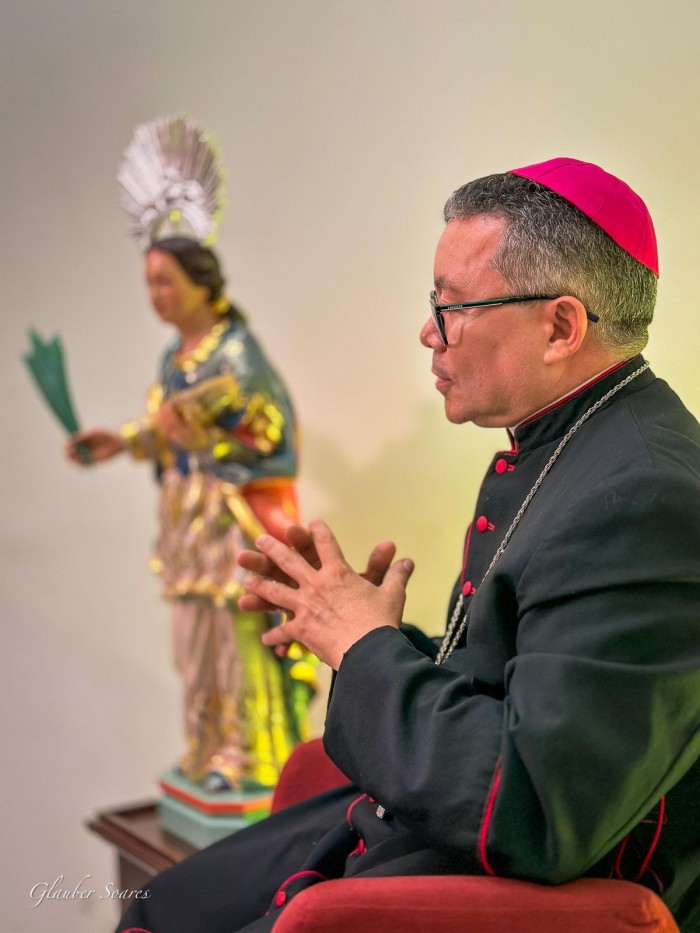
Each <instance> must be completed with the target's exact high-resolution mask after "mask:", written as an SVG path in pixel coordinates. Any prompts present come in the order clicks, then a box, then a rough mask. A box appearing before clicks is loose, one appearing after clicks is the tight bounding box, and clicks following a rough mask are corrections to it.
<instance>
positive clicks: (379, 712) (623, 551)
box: [120, 357, 700, 933]
mask: <svg viewBox="0 0 700 933" xmlns="http://www.w3.org/2000/svg"><path fill="white" fill-rule="evenodd" d="M642 364H643V360H642V358H641V357H635V358H634V359H632V360H630V361H628V362H626V363H624V364H622V365H619V366H617V367H614V368H613V369H612V370H609V371H607V372H606V373H604V374H603V375H602V376H599V377H597V378H596V379H594V380H592V381H591V382H589V383H587V384H586V385H585V386H583V387H581V388H580V389H578V390H576V391H575V392H573V393H572V394H571V395H569V396H567V397H566V398H564V399H562V400H560V401H558V402H557V403H555V404H554V405H552V406H550V407H549V408H548V409H545V410H544V411H543V412H539V413H538V414H536V415H534V416H533V417H531V418H529V419H527V420H526V421H525V422H523V423H522V424H521V425H519V426H518V427H516V428H515V430H514V432H513V433H512V434H511V442H512V446H511V448H510V449H509V450H507V451H503V452H500V453H498V454H497V455H496V456H495V457H494V459H493V461H492V463H491V465H490V467H489V470H488V472H487V475H486V477H485V479H484V482H483V485H482V487H481V491H480V493H479V498H478V501H477V507H476V512H475V518H474V521H473V522H472V524H471V525H470V527H469V530H468V532H467V537H466V543H465V556H464V562H463V569H462V572H461V574H460V577H459V579H458V581H457V585H456V587H455V592H454V594H453V598H452V605H451V608H450V612H452V608H453V607H454V604H455V601H456V599H457V596H458V594H459V593H460V592H461V593H462V596H463V609H464V610H465V611H466V612H467V613H468V626H467V629H466V638H465V637H463V638H462V639H461V642H460V645H459V647H458V648H457V650H456V651H455V652H454V653H453V654H452V655H451V657H449V658H448V659H447V661H446V662H445V663H444V664H443V665H441V666H436V665H435V663H434V656H435V653H436V646H435V645H434V643H433V642H432V641H431V640H430V639H428V638H426V637H425V636H423V635H422V634H421V633H420V632H418V630H416V629H413V628H412V627H410V626H405V627H402V630H401V631H397V630H396V629H394V628H392V627H389V626H387V627H385V628H380V629H376V630H374V631H372V632H370V633H369V634H368V635H366V636H364V637H363V638H362V639H360V641H358V642H357V643H356V644H355V645H353V646H352V648H351V649H350V650H349V651H348V652H347V654H346V656H345V658H344V659H343V662H342V664H341V666H340V670H339V671H338V674H337V676H336V678H335V682H334V688H333V692H332V695H331V700H330V703H329V709H328V717H327V721H326V729H325V735H324V744H325V747H326V750H327V752H328V754H329V755H330V757H331V758H332V759H333V761H334V762H335V763H336V764H337V765H338V767H339V768H340V769H341V770H342V771H343V772H344V773H345V774H347V775H348V776H349V777H350V778H351V779H352V781H353V786H351V787H349V788H342V789H338V790H335V791H331V792H329V793H327V794H322V795H319V796H317V797H314V798H312V799H311V800H309V801H304V802H303V803H301V804H298V805H297V806H295V807H291V808H289V809H288V810H286V811H283V812H281V813H279V814H277V815H275V816H273V817H270V818H269V819H268V820H265V821H263V822H262V823H259V824H256V825H254V826H252V827H250V828H249V829H246V830H244V831H243V832H240V833H237V834H236V835H235V836H232V837H229V838H228V839H225V840H223V841H222V842H220V843H218V844H216V845H214V846H211V847H210V848H208V849H205V850H203V851H202V852H200V853H198V854H197V855H195V856H193V857H192V858H190V859H187V860H186V861H185V862H183V863H181V864H180V865H178V866H176V867H175V868H173V869H171V870H170V871H168V872H166V873H164V874H163V875H161V876H159V877H158V879H156V880H155V881H154V882H153V883H151V884H150V885H149V894H150V897H149V898H147V899H141V900H138V901H136V902H135V904H134V906H133V908H132V909H131V911H130V912H129V914H128V915H127V920H126V921H125V922H124V923H123V925H122V927H120V929H128V928H129V927H130V926H131V927H142V928H144V929H146V930H149V931H152V933H199V931H201V933H218V931H221V933H224V931H226V933H233V931H234V930H241V929H245V928H247V927H248V926H249V925H250V930H251V933H252V931H253V930H255V931H258V930H260V931H262V930H266V929H269V928H270V927H271V926H272V924H273V923H274V921H275V920H276V919H277V916H279V912H280V911H281V910H284V905H285V904H286V903H289V900H290V899H291V897H293V895H294V894H295V893H296V892H297V891H298V890H300V889H302V888H304V887H307V886H308V885H309V884H316V883H321V882H322V881H323V879H324V878H333V877H340V876H350V875H352V876H364V875H368V876H369V875H415V874H495V875H505V876H510V877H516V878H523V879H526V880H532V881H538V882H542V883H553V884H556V883H560V882H564V881H569V880H572V879H574V878H578V877H581V876H594V877H622V878H625V879H627V880H633V881H637V882H639V883H641V884H645V885H648V886H649V887H651V888H652V889H653V890H655V891H656V892H657V893H659V894H660V896H661V897H662V899H663V900H664V901H665V902H666V904H667V905H668V906H669V908H670V909H671V911H672V912H673V913H674V915H675V916H676V919H677V920H678V922H679V924H680V926H681V928H682V930H683V931H684V933H691V931H692V933H696V931H700V427H699V426H698V423H697V422H696V420H695V419H694V418H693V417H692V415H690V414H689V413H688V411H687V410H686V409H685V408H684V407H683V405H682V403H681V402H680V400H679V399H678V398H677V396H676V395H675V394H674V393H673V392H672V391H671V390H670V389H669V387H668V386H667V385H666V383H665V382H663V381H662V380H660V379H657V378H656V377H655V376H654V375H653V374H652V373H651V371H650V370H647V371H646V372H643V373H642V374H641V375H639V376H637V377H636V378H635V379H634V380H632V381H630V382H629V384H628V385H626V386H624V387H623V388H622V389H621V390H619V391H618V392H617V393H616V394H615V395H614V396H613V397H611V398H610V400H609V401H607V402H605V403H604V404H603V405H602V407H601V408H600V409H599V410H597V411H596V412H595V413H593V414H592V415H591V416H590V418H589V419H588V420H587V421H586V422H585V423H583V424H582V425H581V426H580V428H578V430H577V431H576V433H575V434H574V435H573V436H572V437H571V439H570V441H569V442H568V443H567V446H566V447H565V448H564V450H563V451H562V452H561V454H560V455H559V457H558V459H557V460H556V462H555V463H554V464H553V466H552V467H551V470H550V472H549V473H548V475H547V476H546V477H545V478H544V480H543V481H542V485H541V488H540V489H539V490H538V491H537V493H536V494H535V495H534V497H533V498H532V501H531V503H530V504H529V506H528V508H527V510H526V511H525V512H524V514H523V516H522V518H521V520H520V522H519V523H518V525H517V527H516V529H515V531H514V532H513V535H512V538H511V540H510V542H509V543H508V546H507V547H506V549H505V551H504V552H503V554H502V556H501V557H500V559H499V560H498V561H497V563H496V564H495V565H494V566H493V568H492V569H491V570H490V572H489V573H488V574H487V575H486V577H485V578H484V575H485V574H486V571H487V569H488V567H489V564H490V563H491V560H492V558H493V555H494V553H495V552H496V549H497V548H498V546H499V545H500V544H501V542H502V540H503V538H504V536H505V534H506V532H507V531H508V529H509V527H510V525H511V523H512V521H513V519H514V517H515V516H516V514H517V513H518V510H519V509H520V507H521V505H522V503H523V501H524V499H525V497H526V496H527V495H528V493H529V492H530V490H531V489H532V487H533V485H534V484H535V482H536V480H537V479H538V477H539V476H540V475H541V473H542V470H543V468H544V467H545V465H546V464H547V462H548V461H549V460H550V458H551V457H552V455H553V454H554V452H555V450H556V448H557V446H558V444H559V443H560V441H561V440H562V438H564V437H565V435H566V434H567V432H568V431H569V429H570V428H571V427H572V426H573V425H574V424H575V423H576V422H577V421H578V419H579V418H580V417H581V415H583V414H584V413H585V412H586V411H588V409H589V408H590V407H591V406H592V405H593V404H594V403H595V402H596V401H598V400H599V399H601V398H603V396H605V395H606V393H607V392H608V391H609V390H610V389H612V388H613V387H615V386H616V385H618V383H620V382H621V381H622V380H624V379H625V378H626V377H627V376H629V375H631V374H632V373H634V372H635V371H636V370H637V369H638V368H639V367H640V366H641V365H642ZM482 581H483V582H482ZM290 878H291V880H287V879H290ZM266 913H267V916H265V915H266Z"/></svg>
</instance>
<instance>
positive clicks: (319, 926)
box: [272, 739, 678, 933]
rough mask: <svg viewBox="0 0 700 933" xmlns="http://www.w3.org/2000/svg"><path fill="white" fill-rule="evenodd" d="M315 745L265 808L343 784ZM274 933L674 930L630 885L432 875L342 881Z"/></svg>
mask: <svg viewBox="0 0 700 933" xmlns="http://www.w3.org/2000/svg"><path fill="white" fill-rule="evenodd" d="M346 782H347V778H346V777H345V775H343V774H342V773H341V772H340V771H339V770H338V769H337V768H336V767H335V765H334V764H333V763H332V762H331V761H330V759H329V758H328V757H327V756H326V754H325V752H324V750H323V745H322V744H321V740H320V739H314V740H313V741H312V742H306V743H305V744H303V745H300V746H298V747H297V749H296V750H295V751H294V753H293V754H292V756H291V758H290V759H289V761H288V762H287V764H286V765H285V767H284V769H283V771H282V774H281V776H280V780H279V784H278V785H277V788H276V790H275V794H274V798H273V802H272V811H273V812H275V811H276V810H279V809H281V808H282V807H284V806H289V805H290V804H292V803H296V802H298V801H299V800H303V799H304V798H305V797H309V796H311V795H312V794H317V793H320V792H321V791H323V790H328V789H329V788H331V787H337V786H338V785H340V784H343V783H346ZM274 930H275V933H357V931H358V930H370V931H372V933H375V931H376V933H426V931H428V933H430V931H440V933H678V927H677V925H676V923H675V922H674V920H673V917H672V916H671V914H670V913H669V911H668V909H667V907H666V906H665V905H664V904H663V902H662V901H661V900H660V899H659V898H658V897H657V896H656V895H655V894H654V893H653V892H652V891H650V890H649V889H648V888H644V887H642V886H641V885H638V884H632V882H629V881H608V880H600V879H596V878H582V879H581V880H579V881H572V882H569V883H568V884H562V885H557V886H554V887H553V886H548V885H539V884H531V883H529V882H526V881H514V880H512V879H510V878H490V877H481V876H476V875H464V876H461V875H436V876H430V875H425V876H417V877H401V878H341V879H339V880H335V881H324V882H323V883H322V884H317V885H314V886H313V887H310V888H307V889H306V890H305V891H302V892H300V893H299V894H297V895H296V896H295V897H294V898H293V899H292V901H291V902H290V904H289V906H288V907H286V908H285V910H284V912H283V913H282V914H281V915H280V919H279V920H278V921H277V923H276V924H275V926H274Z"/></svg>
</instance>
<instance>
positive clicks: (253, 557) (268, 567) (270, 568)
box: [236, 551, 277, 577]
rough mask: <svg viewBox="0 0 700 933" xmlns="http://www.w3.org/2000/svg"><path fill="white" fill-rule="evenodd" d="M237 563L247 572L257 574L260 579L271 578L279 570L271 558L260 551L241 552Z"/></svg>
mask: <svg viewBox="0 0 700 933" xmlns="http://www.w3.org/2000/svg"><path fill="white" fill-rule="evenodd" d="M236 562H237V563H238V565H239V566H240V567H243V568H244V569H245V570H249V571H250V572H251V573H257V575H258V576H259V577H271V576H273V574H274V572H275V571H276V570H277V567H276V565H275V564H273V563H272V561H271V560H270V558H269V557H266V556H265V555H264V554H261V553H260V551H241V553H240V554H239V555H238V558H237V561H236Z"/></svg>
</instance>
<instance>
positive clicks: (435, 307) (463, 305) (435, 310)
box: [430, 290, 600, 347]
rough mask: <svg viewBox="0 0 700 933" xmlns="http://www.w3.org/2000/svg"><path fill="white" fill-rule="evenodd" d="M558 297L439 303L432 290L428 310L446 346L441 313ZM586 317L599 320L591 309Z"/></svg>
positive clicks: (590, 319)
mask: <svg viewBox="0 0 700 933" xmlns="http://www.w3.org/2000/svg"><path fill="white" fill-rule="evenodd" d="M559 297H560V296H559V295H515V296H513V297H512V298H486V299H485V300H483V301H463V302H460V303H458V304H451V305H439V304H438V303H437V300H436V299H437V292H435V291H434V290H433V291H432V292H431V293H430V310H431V313H432V316H433V321H434V322H435V326H436V327H437V330H438V333H439V334H440V339H441V340H442V342H443V344H444V346H446V347H447V346H449V344H448V343H447V332H446V330H445V319H444V318H443V314H444V313H445V312H446V311H468V310H469V309H470V308H495V307H498V306H499V305H510V304H518V303H519V302H523V301H551V300H553V299H554V298H559ZM586 317H587V318H588V320H589V321H590V322H591V323H592V324H597V322H598V321H599V320H600V318H599V317H598V315H597V314H593V312H592V311H588V310H586Z"/></svg>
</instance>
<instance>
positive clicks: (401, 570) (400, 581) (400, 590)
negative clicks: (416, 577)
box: [380, 557, 415, 599]
mask: <svg viewBox="0 0 700 933" xmlns="http://www.w3.org/2000/svg"><path fill="white" fill-rule="evenodd" d="M414 567H415V564H414V563H413V561H412V560H410V559H409V558H408V557H405V558H404V559H403V560H397V561H396V563H395V564H392V565H391V567H389V569H388V570H387V572H386V576H385V577H384V581H383V583H382V585H381V586H380V589H382V590H384V591H385V592H387V593H388V594H389V595H390V596H393V597H399V596H400V598H401V599H404V598H405V595H406V586H407V584H408V581H409V580H410V578H411V574H412V573H413V570H414Z"/></svg>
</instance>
